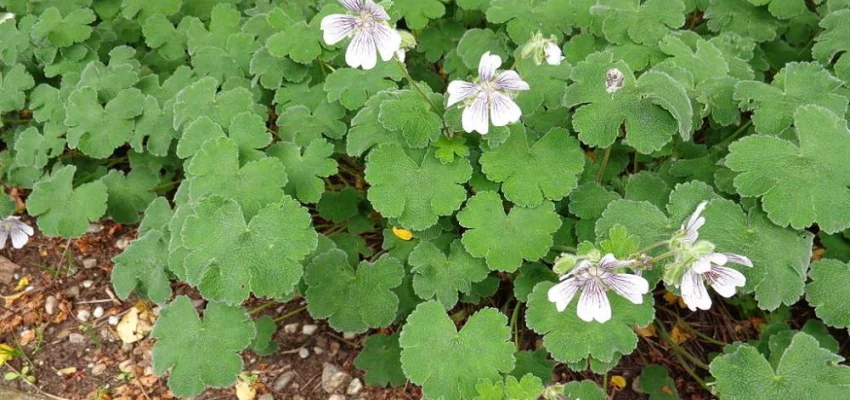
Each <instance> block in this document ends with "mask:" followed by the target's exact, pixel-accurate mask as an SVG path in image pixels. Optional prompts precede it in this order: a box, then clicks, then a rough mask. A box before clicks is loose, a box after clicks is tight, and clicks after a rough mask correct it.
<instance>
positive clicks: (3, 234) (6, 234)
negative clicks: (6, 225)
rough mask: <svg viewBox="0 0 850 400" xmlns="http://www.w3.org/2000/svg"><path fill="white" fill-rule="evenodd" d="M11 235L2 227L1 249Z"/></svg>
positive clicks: (0, 236) (0, 234)
mask: <svg viewBox="0 0 850 400" xmlns="http://www.w3.org/2000/svg"><path fill="white" fill-rule="evenodd" d="M8 237H9V231H6V230H3V229H0V250H3V249H4V248H5V247H6V238H8Z"/></svg>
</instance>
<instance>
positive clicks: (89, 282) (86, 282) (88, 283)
mask: <svg viewBox="0 0 850 400" xmlns="http://www.w3.org/2000/svg"><path fill="white" fill-rule="evenodd" d="M92 285H94V281H93V280H90V279H86V280H84V281H83V287H84V288H86V289H88V288H90V287H92Z"/></svg>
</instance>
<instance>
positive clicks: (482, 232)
mask: <svg viewBox="0 0 850 400" xmlns="http://www.w3.org/2000/svg"><path fill="white" fill-rule="evenodd" d="M457 220H458V222H459V223H460V225H461V226H463V227H464V228H467V230H466V232H464V233H463V238H462V242H463V245H464V247H466V250H467V251H468V252H469V254H472V255H473V256H474V257H479V258H481V257H484V258H486V260H487V266H488V267H490V269H492V270H498V271H505V272H514V271H516V270H517V269H518V268H519V267H520V265H522V261H523V260H527V261H535V260H538V259H540V258H541V257H543V256H545V255H546V253H548V252H549V248H551V247H552V243H553V239H552V235H553V234H554V233H555V231H557V230H558V228H559V227H560V226H561V218H560V217H558V214H557V213H556V212H555V206H554V205H553V204H552V203H550V202H548V201H545V202H543V203H541V204H540V205H538V206H536V207H533V208H524V207H519V206H516V207H514V208H512V209H511V210H510V212H509V213H505V209H504V206H503V203H502V198H501V196H499V194H498V193H495V192H487V191H485V192H480V193H478V194H476V195H475V196H473V197H472V198H470V199H469V201H467V202H466V207H465V208H464V209H463V210H461V212H459V213H458V215H457Z"/></svg>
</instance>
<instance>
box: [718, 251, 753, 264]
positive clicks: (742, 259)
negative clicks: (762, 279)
mask: <svg viewBox="0 0 850 400" xmlns="http://www.w3.org/2000/svg"><path fill="white" fill-rule="evenodd" d="M723 255H724V256H726V259H727V260H728V261H729V262H733V263H735V264H740V265H746V266H748V267H752V266H753V262H752V261H751V260H750V258H749V257H747V256H742V255H740V254H734V253H723Z"/></svg>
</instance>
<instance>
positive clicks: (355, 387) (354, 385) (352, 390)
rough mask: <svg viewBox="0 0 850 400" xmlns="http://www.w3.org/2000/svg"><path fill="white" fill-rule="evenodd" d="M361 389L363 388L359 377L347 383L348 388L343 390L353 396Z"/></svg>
mask: <svg viewBox="0 0 850 400" xmlns="http://www.w3.org/2000/svg"><path fill="white" fill-rule="evenodd" d="M361 390H363V382H361V381H360V379H359V378H354V379H352V380H351V383H349V384H348V389H346V390H345V393H346V394H350V395H352V396H353V395H355V394H358V393H360V391H361Z"/></svg>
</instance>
